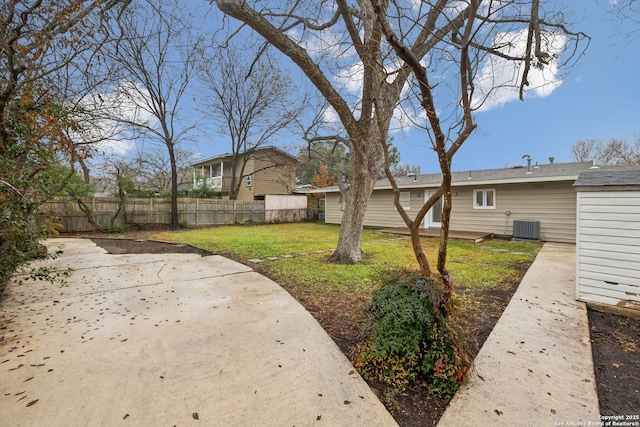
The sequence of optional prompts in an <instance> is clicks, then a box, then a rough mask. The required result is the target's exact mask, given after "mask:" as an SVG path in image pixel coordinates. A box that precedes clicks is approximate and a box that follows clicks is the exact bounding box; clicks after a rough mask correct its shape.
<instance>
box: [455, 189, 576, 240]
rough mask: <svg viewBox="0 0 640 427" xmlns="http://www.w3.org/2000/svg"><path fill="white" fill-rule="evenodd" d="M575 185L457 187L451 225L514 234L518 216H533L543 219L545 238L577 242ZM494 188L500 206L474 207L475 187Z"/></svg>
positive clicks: (520, 217) (543, 235) (543, 234)
mask: <svg viewBox="0 0 640 427" xmlns="http://www.w3.org/2000/svg"><path fill="white" fill-rule="evenodd" d="M572 185H573V182H568V181H567V182H545V183H536V184H504V185H493V186H492V185H486V186H473V187H471V186H470V187H458V188H454V189H453V209H452V211H451V228H452V229H455V230H465V231H486V232H491V233H495V234H499V235H507V236H510V235H512V234H513V220H514V219H531V220H538V221H540V238H541V239H542V240H544V241H548V242H564V243H575V241H576V192H575V189H574V188H573V187H572ZM490 188H495V190H496V208H495V209H474V208H473V204H474V203H473V190H476V189H478V190H479V189H490ZM507 212H511V214H510V215H507Z"/></svg>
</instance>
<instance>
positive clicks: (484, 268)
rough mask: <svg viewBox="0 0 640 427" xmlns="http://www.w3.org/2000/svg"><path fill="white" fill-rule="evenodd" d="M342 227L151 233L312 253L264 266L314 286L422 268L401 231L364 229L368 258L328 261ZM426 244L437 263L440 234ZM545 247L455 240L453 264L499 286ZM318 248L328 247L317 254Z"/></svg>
mask: <svg viewBox="0 0 640 427" xmlns="http://www.w3.org/2000/svg"><path fill="white" fill-rule="evenodd" d="M338 231H339V228H338V227H337V226H332V225H324V224H315V223H296V224H270V225H255V226H225V227H214V228H207V229H197V230H187V231H178V232H155V233H151V234H150V235H149V238H152V239H158V240H164V241H171V242H179V243H188V244H191V245H194V246H197V247H200V248H203V249H207V250H209V251H212V252H214V253H219V254H223V255H227V256H229V257H232V258H234V259H236V260H243V261H246V260H248V259H251V258H260V259H265V258H267V257H272V256H281V255H287V254H288V255H296V254H299V253H312V254H311V255H306V256H296V257H294V258H285V259H280V260H277V261H266V262H264V263H262V264H260V269H261V271H263V272H265V273H267V274H268V275H269V276H270V277H271V278H272V279H274V280H276V281H277V282H278V283H280V284H281V285H283V286H286V287H303V288H306V289H310V290H327V291H329V290H330V291H347V292H367V293H368V292H371V291H372V290H373V289H375V288H376V287H377V286H378V283H379V280H378V278H379V277H380V274H381V273H384V272H385V271H388V270H392V269H398V268H403V269H416V268H417V263H416V261H415V258H414V255H413V251H412V249H411V244H410V240H409V239H408V238H405V239H401V240H391V241H389V240H390V239H395V238H396V237H398V236H394V235H389V234H382V233H379V232H376V231H374V230H364V232H363V235H362V243H363V251H364V253H365V257H364V260H363V262H362V263H361V264H358V265H337V264H328V263H327V262H325V260H326V258H327V256H328V255H329V254H330V253H331V252H330V251H331V250H332V249H333V248H335V245H336V242H337V240H338ZM423 246H424V248H425V252H426V253H427V256H428V258H429V261H430V262H431V263H432V265H433V266H434V267H435V260H436V256H437V241H436V239H433V238H424V239H423ZM539 249H540V245H539V244H535V243H522V242H509V241H504V240H490V241H488V242H483V243H480V244H473V243H469V242H462V241H455V240H452V241H450V243H449V255H448V263H447V267H448V269H449V271H450V273H451V275H452V277H453V279H454V282H455V285H456V286H464V287H466V288H468V289H473V288H498V287H500V286H501V285H502V284H503V283H505V282H508V281H509V280H511V279H515V278H517V277H519V274H518V269H517V266H518V265H519V264H521V263H525V262H526V263H530V262H531V261H532V260H533V259H534V258H535V256H536V254H537V253H538V250H539ZM318 250H322V251H324V252H323V253H320V254H316V253H313V252H315V251H318ZM504 251H506V252H504Z"/></svg>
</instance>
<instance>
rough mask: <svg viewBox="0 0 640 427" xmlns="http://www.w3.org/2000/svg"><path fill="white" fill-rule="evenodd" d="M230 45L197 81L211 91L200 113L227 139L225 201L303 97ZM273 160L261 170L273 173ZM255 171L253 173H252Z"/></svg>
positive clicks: (274, 71)
mask: <svg viewBox="0 0 640 427" xmlns="http://www.w3.org/2000/svg"><path fill="white" fill-rule="evenodd" d="M252 59H253V58H252V57H250V56H247V55H246V53H243V52H242V51H241V50H240V49H238V48H236V47H235V46H234V45H228V46H225V47H224V48H220V49H217V50H216V52H215V54H213V55H212V56H211V57H210V58H209V59H208V60H206V61H204V62H203V63H202V64H201V67H200V80H201V81H202V83H203V84H204V86H205V88H206V89H208V90H209V91H210V92H211V95H210V96H208V97H206V100H207V101H206V107H207V109H206V110H205V114H206V115H208V116H209V117H211V118H212V119H213V121H214V122H215V123H216V124H217V125H218V128H219V129H220V131H221V132H222V134H224V135H227V136H228V137H229V138H230V139H231V154H232V157H231V183H230V185H229V198H230V199H232V200H234V199H236V198H237V196H238V192H239V191H240V186H241V184H242V182H243V178H244V177H245V174H244V170H245V165H246V164H247V162H248V161H249V160H250V159H252V158H253V155H254V152H255V150H256V149H258V148H260V147H263V146H265V145H272V144H271V141H272V139H273V138H274V137H276V136H278V135H280V134H282V133H284V132H286V131H287V130H288V129H289V128H291V126H292V125H294V124H295V123H296V120H297V119H298V117H299V116H300V114H301V113H302V111H303V106H304V104H305V102H304V100H303V99H300V98H303V96H298V97H296V96H294V94H295V93H296V92H297V90H296V88H295V87H294V85H293V83H292V81H291V79H290V78H289V77H288V76H286V75H285V74H283V73H281V72H280V71H279V69H278V67H276V66H275V65H274V64H273V61H274V60H273V59H272V58H270V56H269V54H268V53H266V52H265V53H264V54H263V55H262V57H261V58H260V59H258V60H257V61H252ZM279 166H281V162H280V161H279V160H277V159H275V158H274V161H273V162H272V163H271V164H269V165H267V166H266V168H277V167H279ZM252 172H255V171H252Z"/></svg>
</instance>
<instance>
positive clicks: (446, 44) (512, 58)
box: [371, 0, 586, 315]
mask: <svg viewBox="0 0 640 427" xmlns="http://www.w3.org/2000/svg"><path fill="white" fill-rule="evenodd" d="M371 1H372V3H373V4H374V10H375V13H376V16H377V19H378V21H379V22H380V25H381V27H382V31H383V32H384V34H385V38H386V40H387V41H388V43H389V44H390V45H391V46H392V48H393V50H394V52H395V54H396V55H397V56H398V57H399V59H400V60H401V61H402V62H403V64H404V66H408V67H409V68H410V69H411V71H412V73H413V75H414V76H415V80H416V87H415V91H416V94H417V96H418V99H419V100H420V103H421V105H422V107H423V108H424V110H425V113H426V116H427V123H428V126H427V127H426V130H427V132H428V136H429V138H430V141H431V145H432V147H433V149H434V151H435V152H436V154H437V156H438V161H439V165H440V171H441V174H442V183H441V185H440V187H439V189H438V190H437V191H436V192H435V193H434V194H433V195H432V196H431V197H430V198H429V200H427V201H426V202H425V204H424V205H423V206H422V208H421V209H420V210H419V212H418V214H417V215H416V217H415V218H411V217H410V216H409V215H408V213H407V212H406V211H405V209H404V208H403V207H402V204H401V203H400V190H399V188H398V186H397V184H396V182H395V179H394V176H393V174H392V173H391V170H390V168H389V165H388V162H387V165H386V167H385V170H386V174H387V178H388V179H389V181H390V183H391V186H392V188H393V191H394V204H395V206H396V209H397V210H398V212H399V213H400V215H401V217H402V218H403V220H404V222H405V223H406V224H407V226H408V227H409V229H410V231H411V239H412V244H413V250H414V252H415V255H416V259H417V261H418V264H419V265H420V269H421V271H422V273H423V274H424V275H426V276H432V271H431V267H430V265H429V262H428V260H427V258H426V256H425V254H424V252H423V250H422V245H421V242H420V235H419V227H420V223H421V222H422V220H423V218H424V215H426V213H427V212H428V211H429V209H431V208H432V207H433V206H434V205H435V203H436V202H437V201H438V200H439V199H440V198H442V199H443V212H442V222H441V223H442V226H441V230H440V245H439V249H438V261H437V269H438V272H439V277H438V279H439V280H438V281H437V282H436V283H437V284H438V285H439V287H440V290H441V298H440V303H439V309H440V312H441V313H442V314H443V315H446V314H447V313H448V311H449V301H450V299H451V296H452V286H453V285H452V281H451V278H450V276H449V273H448V271H447V268H446V256H447V244H448V233H449V220H450V214H451V207H452V198H451V163H452V160H453V157H454V156H455V154H456V153H457V151H458V150H459V149H460V147H461V146H462V144H463V143H464V142H465V141H466V139H467V138H468V137H469V135H471V133H472V132H473V130H474V129H475V128H476V124H475V122H474V120H473V114H472V113H473V112H474V111H475V110H477V109H480V108H482V106H483V104H484V103H485V102H487V101H488V100H490V99H491V93H492V92H493V91H494V90H495V89H497V88H496V87H494V86H493V85H490V86H488V87H485V90H484V91H483V92H484V93H482V92H481V93H480V94H479V95H480V96H479V97H476V94H474V91H475V90H476V89H478V87H477V86H476V81H477V79H478V77H479V76H478V74H476V73H477V72H478V70H480V69H481V65H482V63H483V62H484V63H487V61H489V63H491V61H492V60H493V57H497V58H500V59H503V60H507V61H509V63H511V64H513V65H512V68H514V69H515V70H516V71H518V73H517V74H516V75H518V78H517V79H516V80H515V81H513V80H511V81H507V82H506V86H507V87H508V86H511V87H512V88H513V89H516V90H517V91H518V94H519V98H520V99H521V100H523V99H524V94H525V88H526V86H528V85H530V83H531V81H532V80H533V78H532V74H533V72H532V69H539V70H545V68H547V67H558V66H559V64H560V61H559V53H560V52H558V50H557V49H558V47H557V46H554V45H555V44H556V43H555V41H556V39H558V38H560V37H561V36H562V38H564V37H566V38H569V39H571V38H573V40H574V43H577V42H579V41H580V40H581V39H584V38H586V35H584V34H582V33H573V32H569V31H568V30H567V29H566V28H565V25H564V23H563V22H562V21H560V22H557V21H547V20H546V18H545V17H543V16H541V15H540V5H539V2H538V1H537V0H533V1H532V2H531V4H530V5H528V8H523V5H522V4H520V3H517V2H502V3H500V4H499V5H498V4H493V3H482V2H481V1H480V0H470V1H469V2H465V3H460V2H457V3H456V5H455V6H453V7H447V2H446V1H441V2H438V4H435V5H432V6H431V7H430V8H429V13H428V15H427V16H426V17H425V19H426V20H427V22H428V18H433V19H435V20H436V21H437V20H439V19H444V22H445V23H446V24H447V25H448V24H451V23H455V24H454V27H453V28H450V29H449V30H450V31H447V33H451V34H450V35H448V34H445V33H439V34H438V32H436V33H435V34H433V33H431V34H424V36H425V39H424V41H425V42H426V44H424V45H422V46H421V44H420V43H419V44H417V45H416V42H415V39H412V38H411V37H410V33H409V34H407V33H406V32H403V31H402V29H403V28H404V27H403V26H401V25H399V22H398V21H399V19H398V18H397V17H398V16H401V13H402V11H401V10H400V9H399V8H398V7H397V4H396V3H394V2H388V3H387V2H385V1H383V0H371ZM391 17H393V18H392V19H391ZM392 24H393V25H392ZM518 32H519V33H523V34H526V39H525V40H526V44H525V46H523V48H522V49H521V50H520V51H518V50H514V49H513V46H510V45H504V44H502V43H504V42H505V40H506V41H509V43H511V42H513V41H514V40H517V37H516V38H514V36H513V35H509V33H518ZM543 39H545V40H546V42H543ZM418 40H420V36H418ZM407 43H411V44H407ZM562 48H564V46H563V47H562ZM422 49H427V51H429V52H431V53H432V55H433V54H434V53H435V54H436V55H437V56H435V58H437V60H438V61H439V63H440V64H443V63H444V64H448V65H446V67H447V68H450V70H452V71H451V72H450V73H449V75H450V76H452V77H455V80H452V81H454V82H455V84H452V85H451V87H450V88H451V89H454V90H452V91H449V92H448V95H449V96H448V97H445V98H444V99H445V101H444V102H445V103H444V105H442V106H440V105H438V104H437V100H439V99H442V97H441V92H440V91H438V88H437V85H435V84H434V83H433V82H432V81H431V78H432V77H437V76H438V73H440V72H441V71H439V70H438V71H435V70H437V68H438V67H437V66H436V67H434V66H431V65H430V67H429V68H427V67H425V66H424V65H423V64H422V63H421V59H422V58H423V57H422V56H421V52H423V50H422ZM444 52H446V55H444V54H443V53H444ZM569 53H571V52H569ZM432 58H433V56H432ZM565 61H566V60H565ZM505 65H506V64H503V65H502V66H503V67H504V66H505ZM434 69H435V70H434ZM543 83H544V82H543ZM549 83H552V82H549ZM445 93H446V91H445ZM451 101H453V102H451ZM443 112H445V113H446V114H448V116H447V115H443ZM445 126H446V127H445ZM385 149H386V150H385V151H387V152H388V149H387V147H385Z"/></svg>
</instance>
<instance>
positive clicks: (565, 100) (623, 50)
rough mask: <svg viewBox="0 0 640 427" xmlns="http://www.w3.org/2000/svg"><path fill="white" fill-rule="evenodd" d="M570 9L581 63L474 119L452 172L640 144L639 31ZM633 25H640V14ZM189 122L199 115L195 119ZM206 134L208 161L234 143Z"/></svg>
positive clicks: (406, 155) (414, 155)
mask: <svg viewBox="0 0 640 427" xmlns="http://www.w3.org/2000/svg"><path fill="white" fill-rule="evenodd" d="M610 1H617V0H610ZM623 1H628V0H623ZM565 3H567V4H568V6H567V8H566V9H565V10H566V12H567V18H566V19H567V20H568V21H569V27H570V28H571V29H572V30H577V31H583V32H585V33H587V34H588V35H589V36H590V37H591V42H590V45H589V47H588V49H587V50H586V52H585V53H584V55H583V56H582V58H581V60H580V61H579V63H578V64H577V65H576V66H575V67H574V68H573V70H572V72H571V73H569V74H568V75H566V76H564V79H563V81H562V82H561V84H560V85H559V87H557V88H556V89H555V90H553V91H551V94H550V95H548V96H544V97H543V96H540V95H532V96H527V97H526V99H525V101H519V100H515V101H510V102H507V103H506V104H503V105H501V106H498V107H494V108H492V109H490V110H488V111H482V112H476V113H475V120H476V123H477V124H478V128H477V130H476V131H475V132H474V134H472V135H471V137H470V138H469V139H468V140H467V141H466V142H465V143H464V145H463V146H462V148H461V149H460V150H459V151H458V153H457V154H456V156H455V157H454V160H453V170H454V171H465V170H473V169H491V168H501V167H505V166H514V165H518V164H524V163H526V161H525V160H523V159H522V156H523V155H525V154H528V155H530V156H531V158H532V161H533V162H534V163H535V162H538V163H547V162H548V161H549V160H548V159H549V157H554V158H555V161H556V162H567V161H571V157H570V150H571V146H572V144H573V143H575V142H576V141H579V140H585V139H596V140H602V141H608V140H609V139H611V138H625V139H627V140H628V141H629V142H633V141H634V140H635V138H636V136H637V137H640V104H639V103H640V84H639V83H638V75H639V74H640V29H639V28H638V26H639V25H640V24H638V23H637V22H636V23H634V22H632V21H626V22H625V23H623V25H622V26H621V23H620V22H619V21H618V20H616V19H615V16H614V15H612V14H611V13H609V12H610V11H611V6H610V5H609V3H608V1H607V0H585V1H579V2H578V1H575V0H573V1H571V0H569V1H566V2H565ZM187 4H189V3H187ZM191 4H192V5H195V4H200V2H199V1H198V2H197V3H191ZM210 8H211V9H209V12H210V13H209V14H206V15H207V17H206V19H208V20H209V21H208V23H207V24H206V25H204V27H205V28H214V27H217V26H219V25H220V20H221V15H220V13H219V12H218V11H217V10H216V7H215V6H213V5H212V6H210ZM635 18H637V19H640V13H639V14H638V15H637V16H635ZM630 31H636V38H635V39H634V38H633V34H632V35H625V33H628V32H630ZM283 65H284V66H285V67H286V68H287V69H288V70H295V66H293V65H292V64H291V63H290V62H289V61H288V60H283ZM287 72H290V71H287ZM292 77H293V78H294V80H295V81H296V82H300V81H303V80H306V79H305V78H304V77H302V76H300V75H298V76H294V75H292ZM298 84H299V83H298ZM304 84H305V85H310V84H309V83H304ZM194 99H195V98H194ZM192 108H193V106H192ZM186 110H190V109H189V107H187V108H186ZM189 115H190V116H191V118H193V117H196V116H200V114H199V113H196V112H193V114H189ZM202 125H203V126H205V125H206V123H202ZM205 127H206V129H205V130H202V131H201V132H200V135H197V136H195V138H196V139H197V140H198V142H197V144H196V145H194V146H193V147H188V148H189V149H192V150H194V151H196V152H197V153H198V154H199V155H200V156H202V157H209V156H214V155H218V154H221V153H226V152H229V151H230V144H229V142H228V138H226V137H224V136H222V135H220V134H219V132H218V131H217V129H215V128H213V127H212V126H211V127H209V126H205ZM203 134H205V136H202V135H203ZM391 136H393V138H394V140H393V143H394V145H395V146H396V147H398V149H399V151H400V155H401V163H406V164H416V165H419V166H420V167H421V170H422V172H423V173H432V172H438V171H439V168H438V163H437V159H436V156H435V153H433V151H432V150H431V149H430V148H428V146H429V145H428V143H427V139H426V138H427V136H426V134H425V133H424V131H420V130H417V129H414V130H403V131H400V132H394V133H392V135H391ZM283 140H284V141H286V142H285V143H282V142H281V141H278V142H275V145H280V146H282V147H283V148H285V149H289V150H291V151H293V150H292V148H291V146H292V145H298V146H299V145H301V144H302V143H303V142H302V138H298V137H296V135H292V136H288V137H286V138H285V139H283ZM125 149H126V148H125ZM292 154H296V153H293V152H292Z"/></svg>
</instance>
